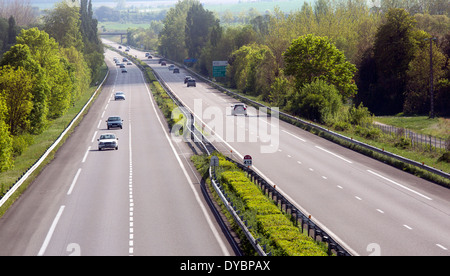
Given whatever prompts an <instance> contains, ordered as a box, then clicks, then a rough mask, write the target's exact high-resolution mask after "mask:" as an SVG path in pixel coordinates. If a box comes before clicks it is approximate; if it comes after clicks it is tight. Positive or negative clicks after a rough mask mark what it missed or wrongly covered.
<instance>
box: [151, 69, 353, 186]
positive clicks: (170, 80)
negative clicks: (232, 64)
mask: <svg viewBox="0 0 450 276" xmlns="http://www.w3.org/2000/svg"><path fill="white" fill-rule="evenodd" d="M156 69H157V70H159V71H161V73H162V74H163V75H164V76H167V79H168V81H169V85H172V86H173V84H172V79H171V77H170V75H168V74H167V73H165V72H164V71H162V70H161V69H158V68H156ZM179 94H180V97H183V95H186V94H185V93H181V92H180V93H179ZM192 96H193V94H192ZM202 99H203V100H204V99H205V98H204V97H203V98H202ZM191 100H192V99H191ZM186 101H188V100H186ZM213 105H214V104H213ZM188 106H189V104H188ZM191 106H192V105H191ZM314 139H317V137H316V138H314ZM297 142H298V141H297ZM320 150H322V151H323V150H324V149H323V148H320ZM325 151H326V152H328V150H325ZM294 152H295V151H294ZM313 156H314V155H313ZM326 158H330V156H328V157H326ZM350 171H351V170H350ZM346 177H348V175H346ZM344 179H345V178H344Z"/></svg>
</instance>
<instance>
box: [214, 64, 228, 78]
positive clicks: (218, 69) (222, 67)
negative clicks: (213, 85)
mask: <svg viewBox="0 0 450 276" xmlns="http://www.w3.org/2000/svg"><path fill="white" fill-rule="evenodd" d="M227 65H228V61H226V60H224V61H220V60H215V61H213V77H225V75H226V72H227Z"/></svg>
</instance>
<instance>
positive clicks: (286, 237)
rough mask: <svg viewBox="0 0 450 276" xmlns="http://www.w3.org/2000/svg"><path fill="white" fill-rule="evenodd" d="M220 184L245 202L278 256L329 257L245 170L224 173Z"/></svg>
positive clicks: (245, 207)
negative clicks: (295, 224) (266, 194)
mask: <svg viewBox="0 0 450 276" xmlns="http://www.w3.org/2000/svg"><path fill="white" fill-rule="evenodd" d="M219 160H220V159H219ZM219 162H220V161H219ZM220 182H221V183H222V184H224V186H226V187H227V189H228V190H229V191H232V192H234V193H235V194H236V195H237V196H238V197H239V198H240V199H241V200H242V202H243V203H244V207H243V208H244V209H245V210H244V211H247V212H249V213H250V214H252V216H253V217H254V218H255V219H256V228H257V229H256V231H257V233H260V234H261V235H262V236H263V237H264V239H267V240H268V241H269V243H270V244H269V245H270V246H272V247H273V249H274V252H276V254H281V255H297V256H300V255H314V256H326V255H327V253H326V250H324V249H323V248H321V247H320V246H319V245H318V244H317V243H316V242H314V241H313V240H312V238H310V237H308V236H307V235H305V234H303V233H301V232H300V230H299V228H297V227H295V226H294V225H293V223H292V222H291V221H290V220H289V219H288V218H287V217H286V216H285V215H284V214H283V213H282V212H281V210H279V209H278V208H277V206H276V205H275V204H274V203H273V202H272V201H271V200H270V199H269V198H267V197H266V196H265V195H264V194H263V193H262V191H261V190H260V189H259V188H258V187H257V186H256V185H255V184H253V183H252V182H251V181H250V180H249V179H248V178H247V177H246V176H245V174H244V173H243V172H242V171H226V172H223V173H222V174H221V176H220ZM252 231H255V229H253V230H252ZM280 252H281V253H280Z"/></svg>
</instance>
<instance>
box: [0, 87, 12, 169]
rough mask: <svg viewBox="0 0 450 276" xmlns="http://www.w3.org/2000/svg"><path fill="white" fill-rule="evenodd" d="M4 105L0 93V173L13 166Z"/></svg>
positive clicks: (10, 139) (10, 140)
mask: <svg viewBox="0 0 450 276" xmlns="http://www.w3.org/2000/svg"><path fill="white" fill-rule="evenodd" d="M5 112H6V103H5V101H4V98H3V96H2V93H0V172H4V171H6V170H8V169H10V168H11V167H12V166H13V163H14V161H13V158H12V153H13V149H12V138H11V134H10V132H9V128H8V125H7V124H6V123H5V120H4V119H5V115H6V114H5Z"/></svg>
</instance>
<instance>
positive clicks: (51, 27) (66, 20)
mask: <svg viewBox="0 0 450 276" xmlns="http://www.w3.org/2000/svg"><path fill="white" fill-rule="evenodd" d="M80 27H81V20H80V14H79V11H78V8H76V7H70V6H69V5H67V3H65V2H62V3H58V4H56V6H55V8H54V9H53V10H51V11H50V12H49V13H48V14H47V15H46V16H44V30H45V32H47V33H48V34H49V35H50V36H51V37H53V38H54V39H55V40H56V41H57V42H58V43H59V45H60V46H61V47H64V48H70V47H72V46H73V47H75V48H76V49H77V50H78V51H80V52H83V48H84V44H83V38H82V36H81V30H80Z"/></svg>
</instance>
